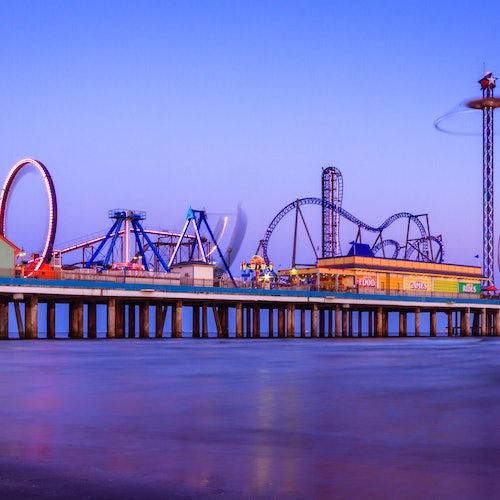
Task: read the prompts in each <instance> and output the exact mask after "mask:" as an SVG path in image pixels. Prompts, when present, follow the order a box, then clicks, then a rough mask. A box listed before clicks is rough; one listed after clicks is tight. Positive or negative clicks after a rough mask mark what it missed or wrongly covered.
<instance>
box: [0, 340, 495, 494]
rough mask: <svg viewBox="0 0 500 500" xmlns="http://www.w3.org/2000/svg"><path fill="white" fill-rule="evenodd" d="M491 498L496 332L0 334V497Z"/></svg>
mask: <svg viewBox="0 0 500 500" xmlns="http://www.w3.org/2000/svg"><path fill="white" fill-rule="evenodd" d="M429 497H433V498H454V499H455V498H494V497H497V498H498V497H500V339H495V338H432V339H431V338H420V339H414V338H412V339H404V338H401V339H399V338H393V339H391V338H382V339H367V338H365V339H305V340H301V339H293V340H278V339H272V340H271V339H262V340H217V339H209V340H200V339H179V340H174V339H164V340H145V341H141V340H97V341H89V340H83V341H74V340H73V341H69V340H57V341H43V340H38V341H5V342H0V498H2V499H4V498H37V499H45V498H47V499H48V498H51V499H52V498H141V499H146V498H429Z"/></svg>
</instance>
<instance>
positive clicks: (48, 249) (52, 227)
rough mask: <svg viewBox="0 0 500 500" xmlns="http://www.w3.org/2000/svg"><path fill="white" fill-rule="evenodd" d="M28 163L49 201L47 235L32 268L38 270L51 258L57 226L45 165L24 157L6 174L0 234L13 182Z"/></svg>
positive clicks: (0, 201)
mask: <svg viewBox="0 0 500 500" xmlns="http://www.w3.org/2000/svg"><path fill="white" fill-rule="evenodd" d="M30 165H31V166H33V167H35V168H36V169H37V170H38V172H40V175H41V176H42V179H43V182H44V184H45V188H46V190H47V199H48V202H49V221H48V222H49V223H48V229H47V237H46V239H45V244H44V247H43V251H42V253H41V255H40V258H39V259H38V260H37V263H36V265H35V268H34V270H35V271H38V269H40V267H41V266H42V264H43V263H44V262H47V263H49V262H50V260H51V258H52V249H53V247H54V239H55V237H56V228H57V199H56V191H55V188H54V183H53V182H52V177H51V176H50V174H49V171H48V170H47V167H45V165H44V164H43V163H42V162H40V161H38V160H33V159H31V158H25V159H23V160H21V161H18V162H17V163H16V164H15V165H14V166H13V167H12V169H11V170H10V172H9V174H8V175H7V178H6V180H5V183H4V185H3V188H2V191H1V193H0V234H1V235H2V236H5V230H6V218H7V207H8V201H9V195H10V192H11V190H12V186H13V183H14V181H15V179H16V177H17V175H18V174H19V173H20V171H21V170H22V169H23V168H25V167H29V166H30Z"/></svg>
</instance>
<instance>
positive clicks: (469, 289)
mask: <svg viewBox="0 0 500 500" xmlns="http://www.w3.org/2000/svg"><path fill="white" fill-rule="evenodd" d="M458 293H481V285H480V284H479V283H459V284H458Z"/></svg>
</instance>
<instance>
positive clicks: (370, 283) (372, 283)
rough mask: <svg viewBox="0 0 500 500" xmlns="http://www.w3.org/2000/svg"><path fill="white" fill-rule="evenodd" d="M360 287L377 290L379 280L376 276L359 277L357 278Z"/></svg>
mask: <svg viewBox="0 0 500 500" xmlns="http://www.w3.org/2000/svg"><path fill="white" fill-rule="evenodd" d="M357 283H358V286H361V287H365V288H376V286H377V278H376V277H375V276H370V275H367V276H358V277H357Z"/></svg>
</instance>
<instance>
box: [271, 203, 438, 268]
mask: <svg viewBox="0 0 500 500" xmlns="http://www.w3.org/2000/svg"><path fill="white" fill-rule="evenodd" d="M302 205H319V206H324V207H326V208H329V209H333V210H335V211H336V212H338V213H339V214H340V215H341V216H342V217H343V218H344V219H347V220H348V221H350V222H352V223H353V224H355V225H356V226H358V230H359V229H364V230H366V231H369V232H373V233H379V235H380V234H381V233H382V231H383V230H384V229H386V228H387V227H389V226H390V225H391V224H392V223H393V222H395V221H397V220H398V219H403V218H406V219H408V222H410V221H411V222H413V223H414V224H415V225H416V226H417V228H418V230H419V232H420V236H421V237H420V238H419V239H418V242H419V244H420V245H421V246H422V252H421V255H423V256H427V255H428V253H429V241H432V242H435V243H436V244H437V245H438V247H439V251H438V252H437V254H436V255H437V257H436V259H434V260H437V261H439V262H442V259H443V246H442V243H441V239H440V238H439V237H434V236H430V235H428V234H427V231H426V229H425V227H424V225H423V224H422V221H421V220H420V219H419V218H418V217H417V216H416V215H413V214H410V213H408V212H399V213H397V214H394V215H391V216H390V217H389V218H388V219H386V220H385V221H384V222H383V223H382V224H381V225H380V226H378V227H374V226H370V225H369V224H366V223H364V222H363V221H361V220H360V219H358V218H357V217H355V216H354V215H352V214H350V213H349V212H347V210H344V209H343V208H342V207H337V206H335V205H333V204H331V203H329V202H328V201H327V200H322V199H321V198H300V199H298V200H295V201H293V202H292V203H289V204H288V205H287V206H286V207H284V208H283V209H282V210H280V212H278V214H277V215H276V216H275V217H274V219H273V220H272V221H271V223H270V224H269V226H268V228H267V230H266V232H265V235H264V238H263V239H262V240H261V248H262V256H263V257H264V259H265V261H266V262H267V263H269V256H268V245H269V240H270V238H271V235H272V234H273V231H274V229H275V228H276V226H277V225H278V223H279V222H280V221H281V220H282V219H283V217H285V215H286V214H288V213H289V212H291V211H292V210H294V209H295V210H296V209H297V208H298V207H299V206H302ZM386 245H393V246H394V247H395V251H394V255H393V258H397V256H398V255H399V252H400V250H401V248H402V246H401V245H400V244H399V243H398V242H396V241H394V240H383V241H380V242H377V243H376V244H375V246H374V247H373V248H372V250H373V253H374V254H375V253H377V252H378V251H379V250H381V249H382V248H383V247H385V246H386ZM408 247H409V248H407V249H406V254H405V258H409V257H410V255H411V254H412V253H413V252H414V251H415V250H417V248H416V247H414V246H411V245H408ZM426 260H428V261H433V259H431V258H429V257H426Z"/></svg>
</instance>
